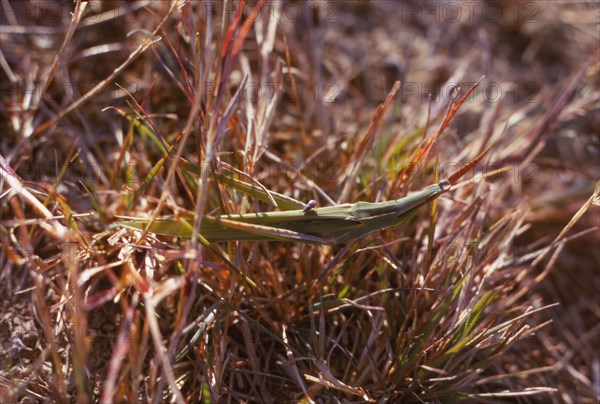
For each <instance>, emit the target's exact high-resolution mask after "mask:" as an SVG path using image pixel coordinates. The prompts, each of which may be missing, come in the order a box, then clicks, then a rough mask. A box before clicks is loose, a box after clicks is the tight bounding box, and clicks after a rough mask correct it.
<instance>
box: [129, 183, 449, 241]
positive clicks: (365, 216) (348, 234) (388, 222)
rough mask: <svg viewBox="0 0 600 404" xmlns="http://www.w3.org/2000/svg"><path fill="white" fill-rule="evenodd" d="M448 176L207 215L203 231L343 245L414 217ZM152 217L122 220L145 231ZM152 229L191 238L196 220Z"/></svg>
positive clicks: (161, 222) (213, 235) (211, 235)
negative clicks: (368, 193)
mask: <svg viewBox="0 0 600 404" xmlns="http://www.w3.org/2000/svg"><path fill="white" fill-rule="evenodd" d="M450 187H451V185H450V183H449V182H448V181H442V182H440V183H438V184H435V185H431V186H429V187H427V188H424V189H422V190H421V191H418V192H415V193H413V194H411V195H409V196H406V197H404V198H400V199H397V200H393V201H388V202H380V203H369V202H357V203H352V204H349V203H347V204H342V205H336V206H327V207H319V208H314V207H313V208H311V209H306V210H305V209H295V210H287V211H276V212H258V213H246V214H230V215H218V216H209V215H207V216H204V217H203V219H202V223H201V227H200V234H201V235H202V237H204V238H205V239H206V240H208V241H209V242H220V241H234V240H254V241H261V240H282V241H295V242H302V243H309V244H329V245H334V244H342V243H345V242H347V241H348V240H352V239H358V238H361V237H364V236H366V235H367V234H369V233H372V232H374V231H377V230H381V229H385V228H389V227H395V226H398V225H400V224H402V223H405V222H406V221H408V220H409V219H410V218H411V217H413V216H414V215H415V213H416V212H417V210H418V208H419V207H421V206H422V205H424V204H426V203H427V202H430V201H432V200H433V199H435V198H437V197H439V196H440V195H441V194H443V193H445V192H447V191H448V190H449V189H450ZM149 222H150V220H149V219H143V220H130V221H126V222H122V223H120V224H121V225H122V226H124V227H128V228H133V229H138V230H144V229H145V228H146V226H147V225H148V223H149ZM150 232H152V233H157V234H161V235H167V236H178V237H184V238H189V237H191V236H192V221H191V220H187V219H184V218H178V219H174V218H169V219H157V220H156V221H155V222H154V223H153V224H152V225H151V227H150Z"/></svg>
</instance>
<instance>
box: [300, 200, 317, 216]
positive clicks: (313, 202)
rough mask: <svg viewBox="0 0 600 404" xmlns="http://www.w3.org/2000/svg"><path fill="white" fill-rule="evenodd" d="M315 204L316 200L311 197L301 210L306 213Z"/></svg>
mask: <svg viewBox="0 0 600 404" xmlns="http://www.w3.org/2000/svg"><path fill="white" fill-rule="evenodd" d="M315 206H317V201H315V200H314V199H311V200H310V201H308V202H307V203H306V205H304V209H302V212H304V213H306V212H308V211H309V210H311V209H312V208H314V207H315Z"/></svg>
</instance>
